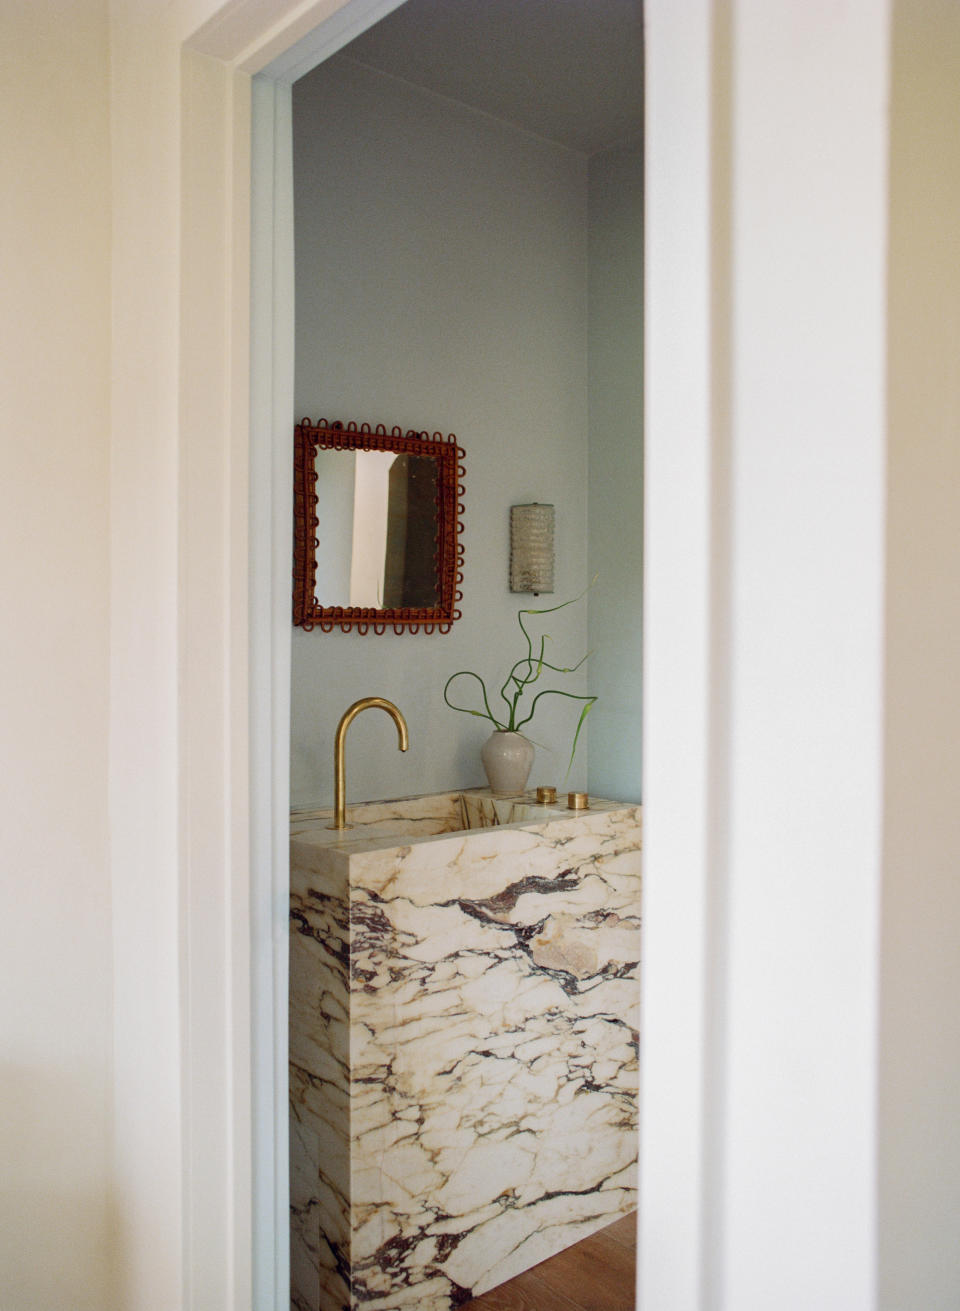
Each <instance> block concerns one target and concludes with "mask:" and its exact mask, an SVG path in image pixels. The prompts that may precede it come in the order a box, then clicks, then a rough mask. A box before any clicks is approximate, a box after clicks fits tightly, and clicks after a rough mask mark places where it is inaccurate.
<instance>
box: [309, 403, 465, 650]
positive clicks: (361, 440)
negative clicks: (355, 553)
mask: <svg viewBox="0 0 960 1311" xmlns="http://www.w3.org/2000/svg"><path fill="white" fill-rule="evenodd" d="M322 450H329V451H395V452H396V453H397V454H398V455H416V456H426V457H428V458H430V459H432V460H435V461H436V473H437V477H436V486H437V505H436V511H437V517H436V556H435V558H436V573H437V595H438V598H439V600H438V604H437V605H436V606H434V607H429V608H427V607H417V608H413V607H411V608H400V609H384V610H375V609H365V608H360V607H358V606H325V605H323V604H321V601H320V599H318V597H317V595H316V585H317V550H318V547H319V538H318V536H317V531H318V529H319V527H320V521H319V519H318V517H317V505H318V498H317V452H318V451H322ZM463 458H464V453H463V450H462V449H461V447H459V446H458V445H457V440H456V438H455V437H454V436H453V434H451V435H450V436H449V437H443V436H441V434H440V433H438V432H435V433H433V434H432V435H431V434H430V433H427V432H417V431H415V430H414V429H408V430H407V431H406V432H403V431H402V430H401V429H400V428H391V429H389V430H387V428H385V427H384V425H383V424H377V425H376V426H375V427H371V426H370V424H368V423H361V424H357V423H353V422H351V423H342V422H340V421H334V422H329V423H328V422H327V420H326V419H320V420H319V422H318V423H312V422H311V421H310V419H303V420H302V421H301V422H300V423H298V424H297V425H296V427H295V428H294V465H293V622H294V623H295V624H297V625H299V626H300V627H301V628H305V629H308V630H309V629H313V628H319V629H320V630H321V631H322V632H324V633H330V632H332V631H333V630H334V629H335V628H339V629H342V630H343V631H344V632H351V631H356V632H358V633H371V632H372V633H385V632H387V631H388V630H392V631H393V632H395V633H449V631H450V629H451V627H452V625H453V622H454V620H456V619H459V618H460V610H459V609H458V608H457V603H458V602H459V601H461V600H462V599H463V593H462V592H461V590H460V586H461V584H462V582H463V545H462V543H461V541H460V534H461V533H462V531H463V521H462V516H463V477H464V467H463Z"/></svg>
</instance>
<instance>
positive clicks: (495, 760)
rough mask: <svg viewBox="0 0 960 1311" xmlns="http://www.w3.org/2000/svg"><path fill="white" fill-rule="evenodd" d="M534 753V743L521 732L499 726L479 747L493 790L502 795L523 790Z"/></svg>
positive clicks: (509, 794)
mask: <svg viewBox="0 0 960 1311" xmlns="http://www.w3.org/2000/svg"><path fill="white" fill-rule="evenodd" d="M533 753H534V747H533V743H532V742H531V741H530V740H529V739H528V738H525V737H524V736H523V734H522V733H511V732H508V731H507V730H505V729H500V728H498V729H496V730H495V731H494V732H493V733H491V734H490V736H489V737H488V738H487V740H486V742H484V744H483V746H482V747H481V748H480V759H481V760H482V761H483V768H484V769H485V770H486V774H487V781H488V783H489V784H490V790H491V791H492V792H496V793H499V794H500V795H501V796H511V795H513V793H515V792H522V791H523V789H524V788H525V787H526V786H527V779H528V778H529V777H530V770H531V768H532V766H533Z"/></svg>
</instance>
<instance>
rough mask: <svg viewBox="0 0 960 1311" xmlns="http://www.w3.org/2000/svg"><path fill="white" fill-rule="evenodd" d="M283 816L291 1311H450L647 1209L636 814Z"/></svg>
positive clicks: (510, 811)
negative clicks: (640, 1177)
mask: <svg viewBox="0 0 960 1311" xmlns="http://www.w3.org/2000/svg"><path fill="white" fill-rule="evenodd" d="M330 818H331V812H330V811H328V810H314V811H298V812H295V813H294V814H293V815H292V816H291V846H290V853H291V855H290V864H291V896H290V917H291V924H290V1140H291V1210H292V1217H291V1231H292V1246H291V1273H292V1281H293V1298H292V1304H291V1305H292V1307H293V1308H295V1311H342V1309H343V1308H350V1311H360V1309H361V1308H362V1309H363V1311H407V1309H409V1311H453V1308H456V1307H459V1306H461V1305H463V1303H464V1302H466V1301H468V1300H469V1299H470V1298H471V1297H476V1296H479V1295H480V1294H481V1293H482V1292H484V1291H485V1290H486V1289H488V1288H492V1287H494V1286H495V1285H497V1284H499V1283H501V1282H503V1281H504V1280H507V1279H510V1278H512V1277H513V1276H514V1275H516V1274H518V1273H520V1271H522V1270H525V1269H527V1268H529V1267H530V1266H533V1265H535V1264H537V1263H538V1262H540V1261H543V1260H545V1259H546V1258H547V1257H549V1256H552V1255H553V1254H554V1253H555V1252H557V1251H559V1250H560V1249H561V1248H563V1247H565V1246H567V1245H569V1244H570V1243H574V1242H577V1241H578V1240H579V1239H580V1238H583V1237H586V1236H587V1235H588V1234H589V1233H591V1232H593V1231H594V1230H596V1229H599V1228H601V1227H603V1226H605V1225H607V1224H609V1223H611V1221H613V1220H616V1219H617V1218H618V1217H619V1216H621V1215H624V1214H626V1213H627V1212H629V1211H632V1210H634V1209H635V1207H636V1146H637V1085H638V1043H639V1022H640V1020H639V1003H640V989H639V961H640V847H641V813H640V808H639V807H638V806H635V805H629V804H624V803H620V802H613V801H595V800H593V799H591V802H590V808H589V809H588V810H585V811H583V810H581V811H572V810H568V809H567V808H566V806H565V805H563V806H556V805H554V806H540V805H537V803H536V799H535V794H532V793H531V794H525V795H523V796H518V797H512V798H502V797H494V796H493V795H492V794H491V793H489V792H488V791H487V790H486V789H476V790H473V791H465V792H445V793H439V794H435V795H431V796H423V797H411V798H407V799H405V800H402V801H394V802H375V803H371V804H366V805H354V806H348V808H347V821H348V823H350V824H352V825H353V827H352V828H349V829H346V830H340V831H337V830H331V829H329V828H328V827H327V825H328V824H329V823H330Z"/></svg>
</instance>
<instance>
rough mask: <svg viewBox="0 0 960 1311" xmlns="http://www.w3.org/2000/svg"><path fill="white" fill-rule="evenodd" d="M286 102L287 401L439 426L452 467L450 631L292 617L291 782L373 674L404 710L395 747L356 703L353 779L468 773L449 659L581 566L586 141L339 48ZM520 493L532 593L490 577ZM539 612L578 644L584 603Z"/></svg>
mask: <svg viewBox="0 0 960 1311" xmlns="http://www.w3.org/2000/svg"><path fill="white" fill-rule="evenodd" d="M294 124H295V128H294V131H295V136H294V146H295V179H296V223H297V238H296V239H297V286H296V304H297V382H296V408H297V414H298V417H299V416H303V415H309V416H310V417H311V418H313V419H317V418H320V417H321V416H323V417H325V418H327V419H343V420H350V419H356V420H358V421H360V420H364V421H368V422H371V423H378V422H382V423H386V424H387V425H388V426H392V425H394V424H398V425H400V426H401V427H403V428H408V427H414V428H418V429H420V428H428V429H429V430H431V431H441V432H443V433H444V434H447V433H451V432H453V433H456V435H457V438H458V440H459V441H460V443H461V445H462V446H463V447H464V449H465V451H466V471H467V472H466V498H465V504H466V514H465V528H464V534H463V542H464V546H465V552H466V557H465V558H466V567H465V579H464V586H463V593H464V596H463V604H462V609H463V618H462V619H461V620H459V621H458V622H457V623H456V624H455V625H454V627H453V630H452V632H451V633H449V634H448V635H445V636H436V635H435V636H429V637H428V636H424V635H417V636H411V635H409V634H408V635H404V636H397V635H394V634H388V635H385V636H383V637H374V636H370V635H367V636H364V637H361V636H358V635H357V634H356V633H350V634H344V633H340V632H336V633H332V634H329V635H328V634H323V633H321V632H320V631H319V630H316V631H314V632H311V633H305V632H303V631H301V630H297V631H296V632H295V633H294V644H293V688H294V693H293V718H292V725H293V758H292V770H293V782H292V794H293V801H294V803H295V804H297V803H314V804H318V803H320V802H324V801H326V802H329V800H330V799H331V796H332V786H333V785H332V773H333V762H332V742H333V732H334V729H335V727H336V723H337V720H338V719H339V717H340V715H341V714H342V713H343V711H344V710H345V709H346V707H347V706H348V705H349V704H350V703H351V702H352V701H354V700H356V699H357V698H358V697H360V696H365V695H373V694H377V695H381V696H387V697H389V698H390V699H391V700H393V701H395V702H396V703H397V704H398V705H399V706H400V708H401V710H402V711H403V712H404V714H405V715H406V717H407V720H408V723H409V726H410V750H409V752H407V753H406V754H405V755H400V754H399V753H398V752H397V750H396V744H395V734H394V731H393V728H392V726H391V725H390V724H389V723H387V721H386V719H385V717H384V716H382V715H364V716H362V717H361V718H360V719H359V720H358V721H357V722H356V724H355V725H354V726H353V727H352V728H351V730H350V740H349V743H348V748H347V749H348V765H347V782H348V790H349V796H350V797H351V798H354V799H358V800H359V799H361V798H367V797H373V798H375V797H389V796H404V795H407V794H409V793H411V792H420V791H430V790H433V789H439V788H446V787H460V786H472V785H475V784H479V783H482V782H483V781H484V778H483V773H482V768H481V766H480V763H479V757H478V748H479V745H480V744H481V743H482V742H483V740H484V738H485V737H486V736H487V735H488V733H489V727H488V726H485V721H481V720H479V719H473V718H471V717H469V716H466V715H458V714H455V713H454V711H452V710H449V709H448V708H447V707H446V706H445V705H444V703H443V699H442V690H443V685H444V682H445V680H446V678H447V677H448V676H449V675H450V674H452V673H454V672H455V671H456V670H458V669H462V668H470V669H475V670H476V671H477V672H479V673H481V674H483V675H485V676H487V678H488V682H492V683H495V684H496V686H497V687H499V684H500V682H502V680H503V678H504V677H505V675H506V672H507V670H508V669H509V666H510V665H511V664H512V663H513V661H514V660H516V659H518V658H519V657H520V656H521V655H522V654H524V650H525V648H524V647H523V646H522V645H521V641H522V639H521V641H518V638H520V632H519V629H518V627H517V624H516V611H517V610H518V609H519V608H520V607H521V606H526V605H534V606H537V605H541V604H543V605H550V604H554V603H555V602H558V601H561V600H564V599H566V598H567V597H569V596H573V595H575V594H576V593H577V592H578V591H579V590H580V589H581V588H582V587H583V586H584V585H585V582H586V578H587V560H586V520H587V497H586V474H587V440H586V438H587V431H586V426H587V416H586V407H587V401H586V395H587V392H586V162H585V160H584V159H583V158H582V157H580V156H578V155H575V154H573V153H571V152H569V151H566V150H563V149H561V148H559V147H557V146H553V145H550V144H548V143H545V142H543V141H541V140H539V139H537V138H534V137H532V136H530V135H528V134H525V133H522V132H520V131H518V130H516V129H513V128H511V127H508V126H506V125H504V124H501V123H499V122H497V121H496V120H494V119H491V118H489V117H487V116H485V115H482V114H477V113H475V112H473V111H471V110H468V109H465V108H463V107H460V106H457V105H455V104H453V103H452V102H449V101H447V100H444V99H441V98H439V97H434V96H431V95H429V94H427V93H424V92H422V91H420V90H417V89H414V88H413V87H410V86H408V85H407V84H405V83H403V82H401V81H398V80H397V79H393V78H389V77H386V76H384V75H382V74H378V73H374V72H371V71H370V70H367V69H364V68H361V67H359V66H358V65H356V64H354V63H352V62H350V61H348V60H346V59H334V60H333V61H330V62H329V63H327V64H324V65H321V66H320V67H319V68H318V69H317V70H316V71H315V72H313V73H311V74H309V75H308V76H307V77H306V78H304V79H302V80H301V81H300V82H299V83H297V84H296V85H295V87H294ZM533 500H539V501H546V502H553V503H554V504H555V505H556V507H557V530H556V531H557V540H556V548H557V551H556V553H557V572H556V593H555V595H554V597H553V598H552V599H551V598H546V597H545V598H543V599H542V600H540V601H538V600H536V599H535V598H532V597H524V596H513V595H511V593H510V592H509V590H508V586H507V564H508V555H509V533H508V521H509V507H510V505H511V504H514V503H519V502H524V501H533ZM322 535H323V525H321V527H320V536H321V539H322ZM547 631H549V632H550V633H551V634H552V635H553V636H554V638H555V639H556V642H555V646H554V647H553V651H554V653H555V655H556V656H557V657H559V663H568V664H573V663H575V662H576V661H577V660H579V659H580V657H581V656H582V655H584V654H585V652H586V650H587V639H586V603H585V602H581V603H580V604H579V605H578V606H576V607H571V608H570V610H568V611H563V612H561V613H560V614H559V615H554V616H550V617H549V619H548V627H547ZM498 675H499V678H498ZM558 685H565V686H567V687H569V688H570V689H571V690H582V688H583V686H584V684H583V677H582V675H581V676H577V677H576V678H570V679H567V680H564V682H563V683H562V684H558ZM465 690H468V688H465ZM550 700H553V701H554V706H552V707H551V705H550ZM541 711H546V713H544V714H543V717H542V719H541ZM578 713H579V705H578V704H577V703H573V702H569V701H563V700H561V699H560V698H555V699H548V700H547V701H546V702H543V703H541V706H540V707H538V711H537V718H536V719H535V720H534V721H533V723H532V724H531V726H530V732H531V736H532V737H533V739H534V740H535V741H536V742H537V743H538V744H541V745H542V747H543V748H544V749H543V750H539V749H538V756H537V760H536V761H535V763H534V770H533V774H532V775H531V785H534V784H536V783H537V782H544V783H555V784H557V785H558V786H560V784H561V783H562V780H563V776H564V771H565V769H566V765H567V757H568V755H569V745H570V742H571V741H572V735H573V729H574V726H575V724H576V719H577V716H578ZM550 748H552V749H553V750H552V752H551V753H550V754H548V749H550ZM586 759H587V756H586V751H585V750H583V749H582V748H581V750H578V753H577V760H576V762H575V764H574V769H573V771H572V772H571V775H570V779H569V781H568V786H569V787H576V786H584V783H583V780H584V779H585V777H586Z"/></svg>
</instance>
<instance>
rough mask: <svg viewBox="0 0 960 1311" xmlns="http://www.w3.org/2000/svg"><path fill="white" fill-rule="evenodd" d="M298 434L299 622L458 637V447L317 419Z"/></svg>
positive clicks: (296, 599)
mask: <svg viewBox="0 0 960 1311" xmlns="http://www.w3.org/2000/svg"><path fill="white" fill-rule="evenodd" d="M295 436H296V463H295V473H294V483H295V487H294V529H295V541H294V622H295V623H298V624H301V625H302V626H303V627H304V628H313V627H314V626H315V625H316V626H319V627H320V628H321V629H322V630H324V631H325V632H330V631H331V630H332V629H333V628H334V627H340V628H344V629H347V630H349V629H350V628H354V627H356V628H357V629H358V631H360V632H367V631H369V629H370V628H371V627H372V628H373V631H374V632H377V633H382V632H385V631H386V629H387V627H388V626H391V627H392V628H393V629H394V630H395V631H396V632H404V631H413V632H416V631H418V630H420V629H422V630H423V631H424V632H434V631H440V632H449V630H450V626H451V624H452V622H453V620H454V619H457V618H459V616H460V612H459V610H457V609H456V608H455V605H456V602H457V601H459V600H460V597H461V593H460V592H459V590H458V585H459V583H460V582H461V581H462V577H463V575H462V572H461V567H460V566H461V558H462V554H463V548H462V546H461V545H460V543H459V541H458V537H459V533H460V530H461V524H460V514H461V513H462V510H463V506H462V504H461V503H460V497H461V496H462V495H463V488H462V485H461V482H460V480H461V479H462V477H463V466H462V464H460V461H461V460H462V458H463V451H462V450H461V449H460V448H459V447H458V446H457V444H456V441H455V439H454V438H453V437H450V438H447V439H444V438H442V437H441V436H440V434H439V433H436V434H434V435H433V436H432V437H430V436H429V435H428V434H427V433H419V432H414V431H410V432H407V433H402V432H401V430H400V429H399V428H394V429H392V431H390V432H389V433H388V432H387V430H386V429H385V428H384V427H383V426H382V425H381V426H378V427H377V428H375V429H371V428H370V427H369V425H367V424H363V425H361V426H360V427H359V428H358V427H357V425H356V424H348V425H346V426H344V425H343V424H340V423H334V424H328V423H327V422H326V420H321V421H320V423H319V424H316V425H313V424H311V423H310V421H309V420H308V419H305V420H304V421H303V422H302V423H300V424H298V425H297V427H296V430H295Z"/></svg>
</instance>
